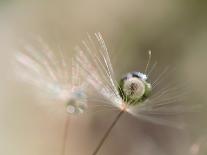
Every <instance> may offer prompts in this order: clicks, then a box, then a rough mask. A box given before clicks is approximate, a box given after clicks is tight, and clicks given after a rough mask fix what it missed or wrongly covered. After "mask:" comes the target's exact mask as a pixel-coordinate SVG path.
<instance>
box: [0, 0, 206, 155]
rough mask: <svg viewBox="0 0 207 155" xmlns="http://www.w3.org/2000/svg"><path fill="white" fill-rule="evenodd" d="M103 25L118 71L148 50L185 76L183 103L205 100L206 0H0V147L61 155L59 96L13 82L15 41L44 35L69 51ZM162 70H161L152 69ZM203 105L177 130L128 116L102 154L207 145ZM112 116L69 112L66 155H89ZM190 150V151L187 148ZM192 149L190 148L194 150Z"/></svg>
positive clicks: (11, 153) (144, 154) (12, 152)
mask: <svg viewBox="0 0 207 155" xmlns="http://www.w3.org/2000/svg"><path fill="white" fill-rule="evenodd" d="M97 31H100V32H102V34H103V36H104V39H105V41H106V43H107V45H108V48H109V49H110V52H111V55H112V60H113V64H114V67H115V70H116V73H117V77H118V78H120V77H121V75H123V74H125V73H126V72H128V71H133V70H143V69H144V66H145V64H146V61H147V51H148V50H149V49H151V50H152V52H153V60H157V61H158V62H159V64H160V65H161V66H165V65H170V66H173V67H175V68H176V70H177V72H176V73H175V74H174V77H173V78H174V79H178V80H180V79H182V80H183V81H188V84H189V85H190V87H189V89H190V91H191V90H192V91H191V92H193V93H192V94H191V95H189V96H188V102H191V103H193V104H197V103H203V104H205V102H206V101H207V95H206V88H207V80H206V79H207V72H206V66H207V3H206V1H204V0H156V1H153V0H127V1H124V0H102V1H100V0H76V1H75V0H50V1H49V0H42V1H40V0H39V1H37V0H27V1H26V0H0V73H1V78H0V79H1V80H0V154H1V155H61V150H62V145H63V130H64V124H65V121H66V118H67V115H66V114H65V111H64V109H63V108H61V107H59V106H57V105H58V103H57V102H56V101H51V100H49V99H48V98H47V97H44V95H43V96H41V95H40V94H41V92H40V94H39V95H38V94H37V93H36V91H35V90H34V89H33V88H32V87H31V86H28V85H27V84H24V83H21V82H18V81H16V78H15V77H14V71H13V70H12V66H11V65H10V64H11V63H10V62H11V61H12V58H13V56H14V54H15V48H16V44H18V43H19V42H21V40H22V39H25V38H27V37H28V36H31V35H34V34H35V35H41V36H42V37H43V38H44V40H45V41H46V42H48V44H49V45H50V46H51V47H52V48H53V49H56V47H57V44H60V45H61V46H62V47H63V48H64V51H65V52H66V53H67V54H68V55H69V56H72V55H73V54H74V51H73V47H74V46H75V45H76V44H78V43H80V41H81V40H82V39H83V38H84V37H86V32H89V33H93V32H97ZM157 74H159V73H157ZM203 109H204V110H203V111H204V112H200V113H198V114H197V115H196V116H193V117H191V118H190V119H189V123H190V126H191V127H190V128H189V129H188V130H186V131H177V130H173V129H170V128H166V127H162V126H155V125H152V124H150V123H146V122H142V121H139V120H137V119H134V118H132V117H131V116H129V115H125V116H124V117H123V118H122V119H121V121H120V122H119V124H117V126H116V127H115V128H114V130H113V132H112V134H111V136H110V137H109V139H108V140H107V142H106V143H105V145H104V146H103V148H102V149H101V151H100V153H99V155H184V154H186V155H188V154H190V151H189V150H190V147H191V145H193V144H194V147H193V148H194V149H193V150H194V151H196V147H197V144H200V143H201V151H200V154H201V155H205V154H206V152H205V150H206V149H207V148H205V147H207V139H205V137H206V138H207V133H206V131H205V130H206V124H205V122H206V117H207V115H206V114H205V112H207V111H206V110H205V106H204V107H203ZM115 115H116V113H114V112H113V111H108V112H102V113H96V114H90V113H88V114H84V115H81V116H78V117H71V119H70V128H69V130H68V141H67V153H66V154H67V155H90V153H91V152H92V151H93V149H94V148H95V146H96V145H97V142H98V141H99V139H100V138H101V136H102V135H103V132H104V131H105V129H106V128H107V126H108V125H109V124H110V122H111V121H112V118H113V117H114V116H115ZM191 152H192V151H191ZM191 154H192V155H195V154H193V152H192V153H191Z"/></svg>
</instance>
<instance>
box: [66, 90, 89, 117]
mask: <svg viewBox="0 0 207 155" xmlns="http://www.w3.org/2000/svg"><path fill="white" fill-rule="evenodd" d="M86 108H87V98H86V94H85V93H84V92H83V91H81V90H80V91H76V92H74V93H73V94H72V96H71V98H70V99H69V101H68V102H67V103H66V111H67V112H68V113H69V114H80V113H83V112H84V111H85V109H86Z"/></svg>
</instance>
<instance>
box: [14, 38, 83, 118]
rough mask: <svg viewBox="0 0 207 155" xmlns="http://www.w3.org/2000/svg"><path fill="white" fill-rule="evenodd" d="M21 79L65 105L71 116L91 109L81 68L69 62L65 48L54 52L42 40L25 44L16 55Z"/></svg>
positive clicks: (36, 39)
mask: <svg viewBox="0 0 207 155" xmlns="http://www.w3.org/2000/svg"><path fill="white" fill-rule="evenodd" d="M13 63H14V68H15V73H16V75H17V78H20V80H24V81H25V82H27V84H29V85H32V86H34V87H35V88H36V91H37V93H40V94H41V95H46V96H47V97H49V98H50V99H55V100H57V101H58V102H60V103H63V104H65V106H66V111H67V112H68V113H70V114H77V113H82V112H83V111H84V110H85V109H86V108H87V105H86V104H87V100H86V94H85V93H84V92H85V88H86V84H85V82H84V81H83V80H82V79H81V78H80V75H79V74H80V72H79V66H78V65H77V64H75V63H73V61H72V64H70V63H69V62H68V61H67V60H66V56H65V55H64V53H63V51H62V49H60V48H58V50H57V51H54V50H53V49H51V48H50V47H49V46H48V45H47V44H46V43H45V42H44V41H43V40H42V39H41V38H39V37H38V38H36V37H35V38H34V45H33V44H32V45H31V44H30V43H27V42H24V45H23V46H21V48H20V49H19V50H17V51H16V53H15V56H14V62H13Z"/></svg>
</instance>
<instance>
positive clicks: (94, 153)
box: [92, 110, 124, 155]
mask: <svg viewBox="0 0 207 155" xmlns="http://www.w3.org/2000/svg"><path fill="white" fill-rule="evenodd" d="M123 114H124V110H122V111H121V112H120V113H119V114H118V115H117V116H116V118H115V119H114V121H113V122H112V124H111V125H110V127H109V128H108V130H107V131H106V133H105V134H104V136H103V138H102V139H101V141H100V142H99V144H98V146H97V147H96V149H95V150H94V152H93V153H92V155H97V153H98V152H99V150H100V149H101V147H102V146H103V144H104V142H105V141H106V139H107V137H108V136H109V134H110V133H111V131H112V129H113V128H114V126H115V125H116V124H117V122H118V120H119V119H120V117H121V116H122V115H123Z"/></svg>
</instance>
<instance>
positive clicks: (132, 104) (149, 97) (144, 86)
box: [75, 33, 188, 155]
mask: <svg viewBox="0 0 207 155" xmlns="http://www.w3.org/2000/svg"><path fill="white" fill-rule="evenodd" d="M94 38H95V39H94ZM75 50H76V51H77V56H76V61H77V63H78V65H79V66H80V68H81V70H82V71H81V73H82V76H83V77H84V78H85V79H86V81H87V82H88V83H89V84H90V85H91V86H92V87H93V88H94V89H95V90H96V91H97V92H99V93H100V94H101V95H102V96H103V97H104V98H106V99H107V100H108V101H109V102H108V104H109V105H112V106H114V107H117V108H118V109H119V110H120V113H119V115H118V116H117V118H115V120H114V121H113V123H112V125H111V126H110V128H109V129H108V130H107V132H106V133H105V135H104V137H103V138H102V140H101V142H100V143H99V145H98V147H97V148H96V150H95V151H94V153H93V155H96V154H97V153H98V151H99V150H100V148H101V146H102V145H103V143H104V141H105V139H106V137H108V135H109V133H110V131H111V130H112V128H113V127H114V126H115V124H116V122H117V121H118V120H119V118H120V117H121V115H122V114H123V113H129V114H131V115H132V116H135V117H136V118H139V119H143V120H145V121H150V122H152V123H155V124H160V125H167V126H170V127H176V128H179V129H180V128H183V127H184V124H182V123H180V122H177V120H174V119H171V116H177V115H180V114H183V113H184V112H186V111H188V110H187V109H185V107H184V108H183V107H182V108H183V109H182V108H181V106H180V104H178V103H180V102H178V101H179V100H180V96H181V97H182V96H183V95H182V94H180V96H178V94H179V92H178V91H177V90H171V88H172V87H174V85H170V86H168V87H167V88H166V87H165V88H164V89H160V90H158V91H156V92H154V90H156V89H157V88H158V87H157V86H158V85H160V84H161V83H162V82H163V80H165V78H163V77H165V76H167V75H166V73H167V71H168V70H169V69H168V68H166V69H165V70H164V71H163V72H162V73H161V74H160V75H158V77H157V79H156V80H155V81H154V82H152V83H151V82H149V77H148V76H149V75H150V74H152V72H153V70H154V68H155V67H156V65H157V63H155V64H153V66H152V68H149V67H150V61H151V51H149V59H148V62H147V65H146V68H145V71H144V72H139V71H135V72H130V73H127V74H126V75H125V76H124V77H123V78H121V80H119V82H117V81H116V78H115V73H114V70H113V67H112V63H111V60H110V54H109V52H108V49H107V47H106V45H105V42H104V40H103V38H102V35H101V33H95V35H94V36H90V35H89V34H88V38H87V39H86V40H84V41H82V45H80V46H78V47H76V48H75ZM155 87H156V88H155ZM175 92H176V93H175ZM171 105H174V107H175V108H172V107H171V108H169V107H170V106H171ZM177 105H179V106H180V107H179V106H178V107H179V108H178V107H177ZM182 105H183V104H182Z"/></svg>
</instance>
